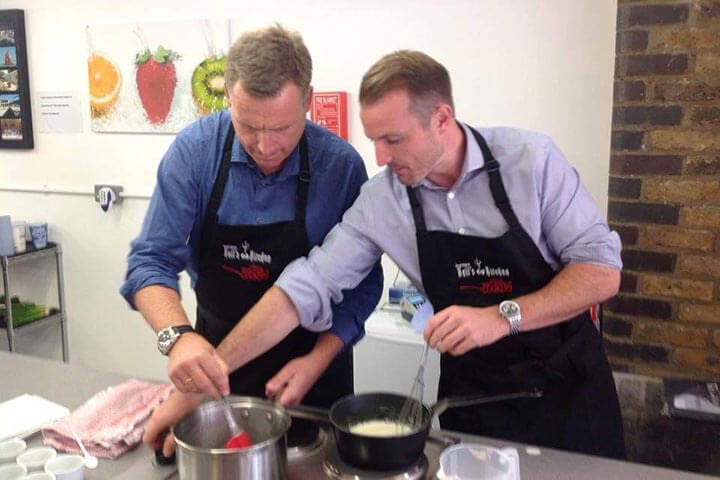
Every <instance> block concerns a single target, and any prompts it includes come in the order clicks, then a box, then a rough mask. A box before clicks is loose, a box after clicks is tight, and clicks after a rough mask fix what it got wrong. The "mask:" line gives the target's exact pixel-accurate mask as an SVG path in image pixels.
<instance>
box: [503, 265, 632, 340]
mask: <svg viewBox="0 0 720 480" xmlns="http://www.w3.org/2000/svg"><path fill="white" fill-rule="evenodd" d="M619 285H620V271H619V270H617V269H614V268H611V267H604V266H600V265H593V264H587V263H576V264H570V265H568V266H566V267H565V268H563V269H562V270H561V271H560V272H558V274H557V275H556V276H555V278H553V280H552V281H551V282H550V283H548V284H547V285H546V286H545V287H543V288H541V289H540V290H538V291H536V292H533V293H531V294H528V295H523V296H521V297H518V298H516V299H515V300H516V301H517V302H518V303H519V304H520V308H521V310H522V323H521V324H520V330H523V331H525V330H535V329H538V328H543V327H546V326H549V325H553V324H556V323H560V322H562V321H565V320H568V319H570V318H572V317H574V316H576V315H578V314H580V313H582V312H584V311H586V310H587V309H588V308H589V307H590V306H592V305H595V304H597V303H601V302H604V301H605V300H607V299H608V298H610V297H612V296H613V295H615V294H616V293H617V290H618V287H619Z"/></svg>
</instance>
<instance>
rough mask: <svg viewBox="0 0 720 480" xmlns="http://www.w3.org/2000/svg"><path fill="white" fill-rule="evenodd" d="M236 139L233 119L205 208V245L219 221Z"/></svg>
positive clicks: (203, 230) (203, 243)
mask: <svg viewBox="0 0 720 480" xmlns="http://www.w3.org/2000/svg"><path fill="white" fill-rule="evenodd" d="M234 140H235V129H234V128H233V125H232V121H231V122H230V128H229V129H228V133H227V136H226V137H225V143H224V144H223V153H222V162H221V163H220V169H219V170H218V173H217V177H216V178H215V183H214V184H213V189H212V193H211V194H210V201H209V202H208V206H207V209H206V210H205V220H204V221H203V227H202V230H201V232H202V233H201V242H200V243H201V245H202V246H203V247H205V246H207V242H208V239H209V235H210V233H211V232H213V231H214V230H215V226H216V225H217V222H218V215H217V213H218V210H219V208H220V202H221V201H222V196H223V193H224V192H225V184H226V183H227V179H228V177H229V176H230V160H231V158H232V145H233V141H234ZM203 249H204V248H203Z"/></svg>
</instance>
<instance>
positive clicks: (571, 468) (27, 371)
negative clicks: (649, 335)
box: [0, 352, 720, 480]
mask: <svg viewBox="0 0 720 480" xmlns="http://www.w3.org/2000/svg"><path fill="white" fill-rule="evenodd" d="M127 378H128V377H127V376H126V375H120V374H115V373H109V372H103V371H99V370H95V369H93V368H90V367H85V366H80V365H75V364H64V363H60V362H56V361H52V360H46V359H40V358H34V357H29V356H25V355H22V354H17V353H12V354H11V353H8V352H0V385H1V387H0V401H5V400H8V399H10V398H13V397H16V396H18V395H22V394H23V393H31V394H35V395H40V396H42V397H45V398H47V399H48V400H52V401H54V402H57V403H60V404H62V405H64V406H66V407H68V408H69V409H70V410H73V409H75V408H77V407H79V406H80V405H82V403H83V402H85V401H86V400H87V399H88V398H90V397H91V396H92V395H94V394H95V393H97V392H98V391H100V390H101V389H103V388H106V387H108V386H111V385H116V384H118V383H120V382H122V381H124V380H126V379H127ZM433 435H434V436H440V437H442V436H443V435H450V436H453V437H457V438H459V439H461V440H463V441H465V442H474V443H482V444H486V445H491V446H497V447H505V446H512V447H515V448H517V450H518V453H519V455H520V475H521V478H523V479H525V480H528V479H533V480H564V479H568V480H570V479H572V480H584V479H587V480H590V479H608V478H618V479H619V478H632V479H635V480H645V479H647V480H682V479H710V478H720V477H711V476H707V475H699V474H695V473H690V472H683V471H679V470H670V469H665V468H658V467H651V466H648V465H642V464H636V463H630V462H621V461H617V460H608V459H604V458H599V457H593V456H588V455H580V454H576V453H568V452H563V451H558V450H552V449H548V448H542V449H541V450H540V454H539V455H529V454H528V453H527V452H526V447H525V446H524V445H518V444H510V443H508V442H502V441H497V440H493V439H489V438H483V437H475V436H471V435H464V434H458V433H455V432H441V431H433ZM26 440H27V441H28V444H29V445H39V444H41V443H42V437H41V435H40V434H35V435H33V436H31V437H29V438H27V439H26ZM441 449H442V447H441V446H439V444H437V443H432V444H431V442H428V446H427V447H426V455H427V456H428V459H429V462H430V464H431V471H430V473H429V476H428V477H429V478H433V476H434V474H435V471H436V469H437V456H438V455H439V452H440V451H441ZM152 458H153V454H152V453H151V452H149V451H148V450H147V449H146V448H144V447H143V446H139V447H137V448H135V449H133V450H131V451H130V452H128V453H126V454H125V455H122V456H121V457H119V458H118V459H116V460H108V459H100V465H99V466H98V468H97V469H96V470H86V471H85V479H86V480H100V479H108V478H112V479H118V480H138V479H142V480H146V479H147V480H164V479H167V478H177V475H176V473H175V468H174V467H158V466H154V465H153V462H152ZM321 463H322V462H321V461H319V460H318V459H314V460H312V459H310V460H308V461H302V462H297V463H293V464H291V466H290V469H289V477H290V479H291V480H300V479H302V480H313V479H324V478H326V477H325V475H324V473H323V471H322V466H321Z"/></svg>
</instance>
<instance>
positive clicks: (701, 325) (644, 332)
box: [604, 0, 720, 378]
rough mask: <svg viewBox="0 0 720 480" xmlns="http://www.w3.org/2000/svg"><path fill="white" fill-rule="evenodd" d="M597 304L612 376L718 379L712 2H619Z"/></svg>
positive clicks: (718, 24) (718, 214) (717, 58)
mask: <svg viewBox="0 0 720 480" xmlns="http://www.w3.org/2000/svg"><path fill="white" fill-rule="evenodd" d="M616 54H617V55H616V64H615V89H614V105H613V131H612V140H611V141H612V145H611V149H612V153H611V155H612V158H611V161H610V181H609V205H608V219H609V222H610V224H611V226H612V227H613V228H614V229H615V230H617V231H618V233H619V234H620V236H621V238H622V241H623V262H624V265H625V267H624V271H623V275H622V284H621V287H620V293H619V294H618V296H617V297H616V298H615V299H613V300H611V301H609V302H608V303H606V305H605V310H604V312H605V324H604V325H605V330H604V332H605V339H606V345H607V351H608V355H609V357H610V361H611V363H612V364H613V367H614V368H615V369H616V370H617V371H625V372H634V373H641V374H648V375H656V376H680V377H694V378H719V377H720V0H685V1H680V0H654V1H652V0H618V15H617V41H616Z"/></svg>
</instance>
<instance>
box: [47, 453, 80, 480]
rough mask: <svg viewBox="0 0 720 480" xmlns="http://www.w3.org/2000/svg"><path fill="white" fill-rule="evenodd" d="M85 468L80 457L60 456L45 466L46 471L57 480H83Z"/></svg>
mask: <svg viewBox="0 0 720 480" xmlns="http://www.w3.org/2000/svg"><path fill="white" fill-rule="evenodd" d="M83 467H84V464H83V457H81V456H80V455H58V456H57V457H55V458H53V459H52V460H50V461H48V462H47V463H46V464H45V471H46V472H47V473H52V474H54V475H55V478H56V479H57V480H82V479H83V474H84V469H83Z"/></svg>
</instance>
